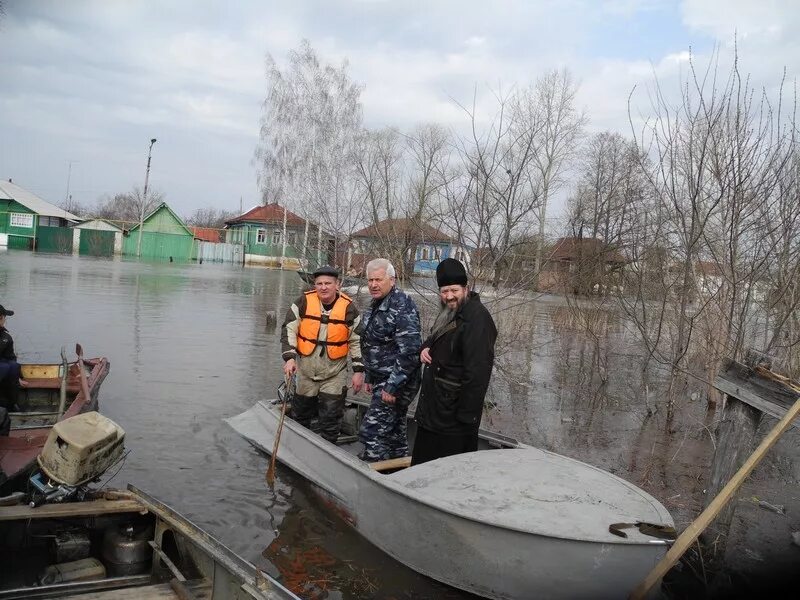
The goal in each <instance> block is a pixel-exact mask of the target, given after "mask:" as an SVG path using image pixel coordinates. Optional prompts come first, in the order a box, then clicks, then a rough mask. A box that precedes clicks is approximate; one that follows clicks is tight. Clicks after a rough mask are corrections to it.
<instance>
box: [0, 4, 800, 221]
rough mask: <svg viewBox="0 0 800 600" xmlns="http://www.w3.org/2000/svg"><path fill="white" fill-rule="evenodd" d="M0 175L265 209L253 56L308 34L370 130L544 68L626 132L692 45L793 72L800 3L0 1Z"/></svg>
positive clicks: (701, 57) (454, 118)
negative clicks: (343, 72) (568, 81)
mask: <svg viewBox="0 0 800 600" xmlns="http://www.w3.org/2000/svg"><path fill="white" fill-rule="evenodd" d="M0 2H2V4H3V5H4V9H5V16H4V17H0V141H1V143H0V177H3V178H4V179H8V178H9V177H11V178H13V180H14V182H15V183H18V184H19V185H21V186H23V187H25V188H27V189H29V190H31V191H33V192H34V193H36V194H38V195H40V196H41V197H42V198H44V199H45V200H48V201H50V202H53V203H56V204H57V203H59V202H61V201H62V200H63V199H64V197H65V195H66V192H67V179H68V170H69V165H70V163H72V166H71V178H70V186H69V189H70V193H71V194H72V195H73V197H74V198H75V200H77V201H79V202H81V203H82V204H93V203H94V202H95V201H96V200H97V199H98V198H99V197H101V196H103V195H105V194H112V195H113V194H115V193H118V192H126V191H129V190H131V189H132V188H133V186H134V185H138V186H141V185H142V184H143V182H144V172H145V163H146V159H147V147H148V145H149V140H150V138H152V137H155V138H158V142H157V143H156V145H155V146H154V148H153V162H152V170H151V175H150V183H151V186H152V188H154V189H157V190H159V191H161V192H163V193H164V194H165V197H166V200H167V202H168V203H169V204H170V205H171V206H172V207H173V208H174V209H175V210H176V211H177V212H178V213H179V214H182V215H188V214H190V213H191V212H192V211H193V210H194V209H195V208H200V207H209V206H214V207H217V208H224V209H228V210H238V209H239V201H240V198H242V202H243V205H244V208H245V210H246V209H247V208H249V207H252V206H254V205H256V204H257V203H258V202H259V197H260V196H259V193H258V189H257V186H256V177H255V169H254V167H253V164H252V157H253V151H254V149H255V146H256V143H257V140H258V128H259V119H260V115H261V103H262V102H263V99H264V96H265V77H264V57H265V55H266V53H270V54H272V55H273V56H274V57H275V58H276V59H277V60H278V61H279V62H281V63H283V62H285V57H286V53H287V51H288V50H289V49H291V48H296V47H297V46H298V45H299V43H300V40H301V39H303V38H306V39H308V40H309V41H310V42H311V44H312V46H313V47H314V48H315V49H316V50H317V52H318V53H319V55H320V56H321V57H322V58H323V59H325V60H327V61H329V62H334V63H339V62H340V61H341V60H343V59H345V58H346V59H347V60H348V61H349V63H350V73H351V76H352V77H353V79H354V80H355V81H357V82H359V83H360V84H361V85H363V86H364V91H363V94H362V101H363V106H364V118H365V122H366V124H367V125H369V126H375V127H381V126H386V125H391V126H397V127H400V128H410V127H412V126H413V125H414V124H416V123H419V122H428V121H435V122H439V123H442V124H445V125H447V126H450V127H453V128H455V129H458V128H460V127H463V125H464V116H463V113H462V112H461V111H460V109H458V108H457V106H456V105H455V103H454V102H453V99H456V100H459V101H462V102H465V103H468V102H470V101H471V96H472V92H473V89H474V88H475V86H478V89H480V90H484V91H485V90H489V89H491V88H497V87H502V88H504V89H507V88H509V87H511V86H512V85H515V84H518V85H525V84H527V83H528V82H530V81H533V80H535V79H536V78H537V77H539V76H540V75H542V74H543V73H545V72H546V71H547V70H550V69H552V68H555V67H567V68H568V69H570V70H571V71H572V72H573V74H574V75H575V77H576V79H577V80H578V81H579V82H580V84H581V88H580V94H579V104H580V106H581V107H583V108H585V109H586V111H587V113H588V115H589V118H590V129H591V130H592V131H601V130H604V129H615V130H619V131H621V132H623V133H625V134H627V133H628V132H629V131H630V126H629V124H628V109H627V101H628V96H629V95H630V93H631V90H632V89H633V88H634V86H636V93H635V94H634V96H633V102H634V108H635V109H636V110H639V111H643V112H645V113H646V112H647V110H648V105H649V100H648V88H649V89H652V82H653V78H654V76H658V78H659V81H660V83H661V85H662V86H665V87H666V88H669V89H676V86H677V82H678V80H679V77H680V75H681V73H684V74H685V72H686V66H687V59H688V56H689V49H690V48H691V50H692V53H693V54H694V56H695V57H696V59H697V61H698V62H699V63H700V64H706V63H707V60H708V57H709V55H710V54H711V53H712V52H713V51H714V49H715V48H717V49H718V50H719V52H720V55H721V57H722V60H723V61H727V60H729V59H730V56H731V55H732V48H733V44H734V39H735V36H737V37H738V48H739V54H740V62H741V64H742V69H743V70H744V71H746V72H750V73H752V75H753V79H754V81H755V82H756V83H757V84H759V85H765V86H768V87H770V88H773V87H775V86H777V84H778V83H779V82H780V78H781V76H782V73H783V69H784V67H785V68H786V69H787V75H788V78H789V81H790V85H792V86H794V82H795V78H796V77H797V76H798V71H800V42H799V41H798V40H800V35H798V34H797V32H798V30H800V27H799V26H800V2H798V1H796V0H784V1H781V0H758V1H755V0H687V1H684V2H668V1H661V0H608V1H601V0H550V1H543V0H527V1H526V0H506V1H503V0H492V1H486V0H481V1H471V0H469V1H468V0H452V1H449V0H448V1H436V0H426V1H424V2H423V1H419V2H401V1H389V0H385V1H384V0H361V1H345V0H326V1H322V0H320V1H318V2H312V1H308V0H293V1H292V2H288V1H287V2H270V1H265V0H253V1H242V0H239V1H237V2H231V3H223V2H206V1H201V0H186V1H181V0H170V1H168V2H135V1H133V0H129V1H126V2H122V1H111V0H98V1H80V0H71V1H69V2H64V1H56V0H54V1H37V0H26V1H23V0H0Z"/></svg>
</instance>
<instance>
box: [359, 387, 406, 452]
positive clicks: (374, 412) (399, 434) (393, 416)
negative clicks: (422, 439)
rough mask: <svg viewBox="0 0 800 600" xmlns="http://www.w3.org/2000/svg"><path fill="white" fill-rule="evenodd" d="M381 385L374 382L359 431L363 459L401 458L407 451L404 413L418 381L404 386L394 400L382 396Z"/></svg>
mask: <svg viewBox="0 0 800 600" xmlns="http://www.w3.org/2000/svg"><path fill="white" fill-rule="evenodd" d="M383 387H384V383H379V384H373V386H372V399H371V400H370V404H369V409H368V410H367V414H366V415H364V419H363V420H362V421H361V427H360V429H359V431H358V438H359V439H360V440H361V442H362V443H363V444H364V455H363V459H364V460H366V461H368V462H374V461H378V460H389V459H390V458H400V457H401V456H406V455H407V454H408V430H407V425H406V414H407V413H408V407H409V405H410V404H411V402H412V400H414V396H416V395H417V390H418V389H419V385H418V384H417V385H412V386H405V387H403V389H401V390H400V391H399V392H398V394H397V398H396V400H395V403H394V404H387V403H386V402H384V401H383V400H382V399H381V391H382V390H383Z"/></svg>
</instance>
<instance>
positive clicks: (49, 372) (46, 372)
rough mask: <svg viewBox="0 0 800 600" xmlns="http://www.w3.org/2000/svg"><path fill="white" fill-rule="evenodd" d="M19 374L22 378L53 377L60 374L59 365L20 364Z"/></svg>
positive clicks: (57, 376)
mask: <svg viewBox="0 0 800 600" xmlns="http://www.w3.org/2000/svg"><path fill="white" fill-rule="evenodd" d="M19 371H20V374H21V375H22V377H23V378H24V379H33V378H48V379H49V378H51V377H53V378H55V379H58V378H59V377H60V375H61V365H20V366H19Z"/></svg>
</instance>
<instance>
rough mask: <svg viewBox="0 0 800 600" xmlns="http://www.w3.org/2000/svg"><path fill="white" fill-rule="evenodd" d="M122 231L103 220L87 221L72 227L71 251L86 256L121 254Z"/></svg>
mask: <svg viewBox="0 0 800 600" xmlns="http://www.w3.org/2000/svg"><path fill="white" fill-rule="evenodd" d="M123 233H124V232H123V230H122V228H121V227H117V226H116V225H114V224H113V223H111V222H110V221H106V220H105V219H89V220H87V221H82V222H80V223H78V224H77V225H75V226H74V228H73V236H72V251H73V253H77V254H85V255H88V256H113V255H114V254H122V241H123Z"/></svg>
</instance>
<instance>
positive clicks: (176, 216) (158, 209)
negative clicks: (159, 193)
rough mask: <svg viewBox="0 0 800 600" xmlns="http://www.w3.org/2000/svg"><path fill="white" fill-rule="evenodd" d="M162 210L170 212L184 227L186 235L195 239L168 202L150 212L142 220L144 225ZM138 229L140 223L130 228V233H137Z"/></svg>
mask: <svg viewBox="0 0 800 600" xmlns="http://www.w3.org/2000/svg"><path fill="white" fill-rule="evenodd" d="M162 209H164V210H166V211H168V212H169V214H171V215H172V216H173V217H174V218H175V220H176V221H177V222H178V224H179V225H180V226H181V227H183V228H184V229H185V230H186V233H188V234H189V235H191V236H192V237H194V233H193V232H192V230H191V229H189V228H188V227H187V226H186V223H184V222H183V219H181V218H180V217H179V216H178V215H177V214H176V213H175V211H174V210H172V209H171V208H170V207H169V205H168V204H167V203H166V202H162V203H161V204H159V205H158V206H156V207H155V208H154V209H153V210H151V211H150V214H148V215H147V216H146V217H145V218H144V219H142V223H147V222H148V221H149V220H150V219H151V218H153V216H154V215H155V214H156V213H158V211H160V210H162ZM137 229H139V224H138V223H136V224H135V225H134V226H133V227H131V228H130V231H131V232H133V231H136V230H137ZM181 235H182V234H181Z"/></svg>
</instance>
